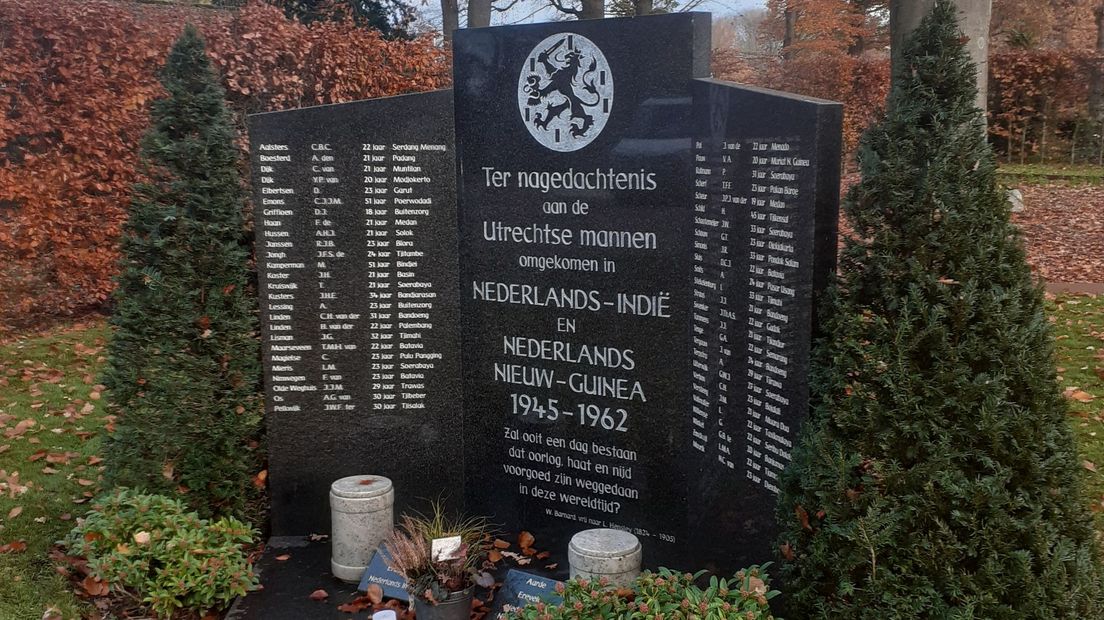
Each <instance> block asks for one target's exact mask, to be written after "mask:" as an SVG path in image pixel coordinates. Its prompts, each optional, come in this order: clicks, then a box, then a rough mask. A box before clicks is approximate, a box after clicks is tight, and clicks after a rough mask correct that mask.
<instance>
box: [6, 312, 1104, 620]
mask: <svg viewBox="0 0 1104 620" xmlns="http://www.w3.org/2000/svg"><path fill="white" fill-rule="evenodd" d="M1049 307H1050V310H1051V312H1052V316H1053V319H1052V320H1053V323H1054V327H1055V335H1056V337H1057V339H1058V342H1057V344H1058V366H1059V375H1060V377H1061V378H1060V382H1061V387H1062V388H1063V390H1064V391H1066V392H1067V394H1068V396H1069V402H1070V414H1071V416H1070V421H1071V425H1072V427H1073V429H1074V431H1075V434H1076V437H1077V439H1078V441H1079V445H1080V448H1081V453H1082V458H1083V459H1084V460H1085V461H1086V463H1085V466H1084V467H1083V468H1082V470H1081V471H1082V474H1083V475H1084V477H1085V480H1086V490H1085V491H1086V499H1085V502H1086V504H1090V505H1092V506H1094V509H1095V510H1096V518H1097V527H1098V530H1099V531H1100V532H1102V533H1104V297H1090V296H1071V295H1063V296H1059V297H1057V298H1056V299H1054V300H1052V301H1051V302H1050V303H1049ZM106 336H107V329H106V327H105V325H104V323H103V322H95V323H89V324H86V325H78V326H71V327H65V328H59V329H56V330H53V331H51V332H49V333H47V334H46V335H39V336H35V337H32V338H26V339H22V340H19V341H15V342H9V343H6V344H0V546H2V545H4V544H10V543H12V542H25V543H26V545H27V547H26V550H24V551H17V552H11V551H9V552H7V553H0V583H2V584H4V585H3V586H2V588H3V596H0V620H8V619H12V620H16V619H18V620H23V619H28V620H38V619H39V618H42V616H43V612H44V611H45V610H46V609H48V608H51V607H52V608H54V609H56V610H57V611H58V612H59V613H58V616H59V617H62V618H76V617H79V615H80V612H81V609H82V603H81V602H80V601H79V600H78V599H77V598H76V597H75V596H74V595H73V594H72V593H71V592H70V588H69V585H68V582H67V581H66V580H65V579H64V578H63V577H61V576H60V575H59V574H57V572H55V570H54V566H53V564H52V562H51V561H50V560H49V558H48V557H47V554H48V552H49V550H50V547H51V546H52V545H53V543H54V541H56V540H58V539H60V538H61V537H62V536H64V535H65V533H66V532H67V531H68V530H69V529H70V528H71V527H72V526H73V523H74V522H73V520H74V519H75V518H76V517H79V516H81V515H82V514H83V513H84V511H85V506H86V502H87V500H88V498H89V497H90V496H91V495H92V494H93V493H96V492H97V491H98V490H99V484H100V471H101V469H102V465H101V463H100V460H99V459H100V457H101V456H102V455H101V454H100V446H101V437H100V434H101V432H102V430H103V428H104V426H105V424H107V423H109V420H107V419H106V416H105V414H104V412H103V408H102V402H103V401H101V400H99V399H98V396H99V388H98V386H97V385H96V382H97V377H98V375H99V371H100V369H101V368H102V366H103V361H104V357H103V356H104V354H105V351H104V344H105V341H106V340H105V339H106ZM27 421H32V422H33V425H28V424H27ZM1093 469H1097V471H1092V470H1093ZM16 513H18V514H16ZM13 515H14V516H13ZM0 548H2V547H0Z"/></svg>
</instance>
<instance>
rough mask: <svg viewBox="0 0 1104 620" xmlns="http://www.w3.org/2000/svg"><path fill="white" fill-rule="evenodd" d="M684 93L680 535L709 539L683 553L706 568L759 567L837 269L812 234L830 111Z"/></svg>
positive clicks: (824, 218) (826, 164)
mask: <svg viewBox="0 0 1104 620" xmlns="http://www.w3.org/2000/svg"><path fill="white" fill-rule="evenodd" d="M694 88H695V102H696V111H695V115H696V118H697V120H698V122H699V123H700V124H699V133H698V134H697V136H696V138H695V144H694V159H695V170H694V184H695V196H694V198H695V200H694V211H695V213H694V234H695V238H694V256H693V260H694V269H695V272H696V274H697V275H696V277H695V287H694V293H693V294H694V300H695V305H694V310H693V316H692V322H691V338H692V339H693V342H694V358H693V360H692V366H693V373H694V402H693V404H692V405H691V412H692V418H691V419H692V425H693V430H692V432H693V442H692V446H693V451H694V453H695V454H696V456H695V460H696V462H697V463H698V467H699V470H700V475H699V476H698V477H697V480H696V484H695V485H694V491H693V493H692V497H693V499H692V501H691V503H692V504H693V505H696V506H697V507H698V510H697V511H695V512H692V514H691V522H692V523H695V524H697V526H698V527H697V528H695V529H698V530H699V531H702V532H703V534H704V533H705V532H708V534H704V535H703V536H702V537H701V538H699V539H698V540H697V541H696V544H695V546H696V547H698V548H699V549H700V550H701V553H702V557H703V560H704V561H707V562H708V561H713V562H716V563H723V564H725V565H742V564H749V563H761V562H763V561H766V560H769V559H770V558H771V557H773V554H774V548H773V546H774V543H775V536H776V529H775V502H776V498H777V495H778V493H779V491H780V485H781V477H782V472H783V470H784V469H785V468H786V466H787V465H788V464H789V462H790V457H791V451H792V449H793V447H794V444H795V443H796V442H797V438H798V432H799V429H800V425H801V423H802V422H803V420H804V419H805V416H806V414H807V409H808V401H809V384H808V373H809V352H810V345H811V341H812V337H813V330H814V325H813V316H814V315H813V305H814V301H815V297H816V295H817V294H819V292H820V289H821V288H822V287H823V285H824V283H825V282H826V281H827V277H828V275H829V274H830V273H831V271H832V270H833V268H834V265H835V246H834V244H831V245H828V244H826V243H823V242H822V240H823V239H825V238H828V237H832V238H833V239H834V234H830V235H825V234H822V233H821V232H819V231H818V230H817V226H818V225H821V226H823V225H826V223H827V222H834V221H835V218H836V214H837V211H838V191H839V186H838V180H839V175H838V171H839V165H840V162H839V151H838V145H839V135H840V122H839V119H840V113H839V111H840V107H839V106H838V104H833V103H829V102H823V101H819V100H811V99H806V98H801V97H796V96H791V95H785V94H783V93H775V92H770V91H762V90H757V89H751V88H744V87H737V86H735V85H731V84H725V83H721V82H715V81H710V80H699V81H697V83H696V84H695V87H694ZM833 179H834V181H833ZM832 232H833V233H834V226H833V227H832ZM718 540H720V541H729V542H726V543H724V544H717V541H718Z"/></svg>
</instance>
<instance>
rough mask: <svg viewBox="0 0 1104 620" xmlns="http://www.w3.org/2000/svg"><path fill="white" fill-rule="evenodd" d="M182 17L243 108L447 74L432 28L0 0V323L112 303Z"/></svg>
mask: <svg viewBox="0 0 1104 620" xmlns="http://www.w3.org/2000/svg"><path fill="white" fill-rule="evenodd" d="M189 21H190V22H193V23H195V24H196V25H197V26H198V28H199V29H200V31H201V32H202V33H203V35H204V37H205V38H206V39H207V41H208V44H209V54H210V57H211V59H212V61H213V62H214V64H215V66H216V67H217V68H218V70H219V71H220V74H221V75H222V78H223V86H224V88H226V90H227V96H228V98H229V100H230V103H231V105H232V106H233V109H234V111H235V113H236V114H237V116H238V118H239V121H240V118H241V115H242V114H245V113H252V112H260V111H267V110H276V109H283V108H291V107H298V106H307V105H318V104H327V103H337V102H342V101H349V100H354V99H362V98H367V97H379V96H386V95H394V94H399V93H403V92H411V91H422V90H431V89H435V88H441V87H444V86H447V85H448V81H449V62H448V55H447V52H445V51H442V50H441V49H440V48H438V47H436V46H435V45H434V44H433V42H432V41H431V40H429V39H427V38H420V39H415V40H412V41H405V40H395V41H389V40H386V39H384V38H383V37H382V36H381V35H380V34H379V33H378V32H376V31H373V30H369V29H365V28H360V27H357V25H356V24H354V23H353V22H351V21H349V20H345V21H333V20H329V21H317V22H313V23H310V24H304V23H302V22H300V21H297V20H295V19H291V18H288V17H286V16H285V15H284V14H283V12H282V11H281V10H280V9H279V8H277V7H275V6H271V5H267V4H263V3H259V2H254V3H250V4H248V5H246V6H245V7H243V8H242V9H240V10H235V11H225V10H214V9H197V8H190V7H182V6H168V7H160V6H146V5H140V4H134V3H122V2H110V1H106V0H91V1H81V0H56V1H53V2H35V1H33V0H0V58H3V62H0V111H2V113H0V325H7V326H9V327H11V326H19V325H20V324H26V323H28V322H33V321H36V320H41V318H42V317H43V316H51V315H52V316H65V315H75V314H80V313H82V312H85V311H87V310H89V309H93V308H99V307H102V306H103V305H104V304H105V303H107V301H108V299H109V295H110V292H111V288H112V283H111V276H112V275H114V273H115V272H116V266H117V264H118V245H117V243H118V239H119V233H120V229H121V225H122V223H123V220H124V218H125V215H124V214H125V211H126V206H127V201H128V195H129V192H130V188H131V186H132V185H133V184H134V183H135V182H137V181H138V180H139V173H138V167H137V154H138V143H139V140H140V139H141V136H142V134H143V132H144V131H145V129H146V128H147V126H148V123H149V104H150V102H151V101H152V100H154V99H156V98H157V97H160V96H162V90H161V86H160V84H159V83H158V81H157V76H156V72H157V70H158V69H159V67H160V66H161V64H162V63H163V62H164V58H165V55H166V54H167V52H168V50H169V47H170V46H171V44H172V41H173V40H174V39H175V38H176V37H177V36H178V35H179V34H180V32H181V30H182V29H183V26H184V23H185V22H189ZM239 129H240V123H239ZM241 146H242V148H245V137H244V135H242V137H241Z"/></svg>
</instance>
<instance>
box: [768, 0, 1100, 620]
mask: <svg viewBox="0 0 1104 620" xmlns="http://www.w3.org/2000/svg"><path fill="white" fill-rule="evenodd" d="M964 46H965V41H964V40H963V38H962V35H961V34H960V32H959V31H958V28H957V26H956V21H955V10H954V8H953V5H952V3H951V2H949V1H947V0H941V1H940V2H939V3H938V4H937V6H936V8H935V9H934V11H933V13H932V14H930V15H929V16H928V17H927V18H926V19H925V20H924V22H923V23H922V24H921V26H920V27H919V28H918V29H917V30H916V32H915V33H914V35H913V37H912V39H911V41H910V42H909V43H908V45H907V46H906V49H905V50H904V52H903V58H902V59H901V62H900V64H899V65H898V66H896V67H895V71H896V74H895V80H894V88H893V91H892V93H891V95H890V99H889V103H888V114H887V117H886V118H885V119H884V121H882V122H881V124H879V125H877V126H875V127H873V128H872V129H871V130H870V131H869V132H868V134H867V135H866V136H865V138H864V142H863V145H862V149H861V153H860V163H861V167H862V181H861V183H860V184H858V185H857V186H856V187H855V188H854V189H853V190H852V191H851V193H850V194H849V196H848V198H847V200H846V201H845V210H846V213H847V216H848V218H849V220H850V221H851V222H852V223H853V224H854V227H855V233H856V238H854V239H849V240H848V241H847V243H846V246H845V249H844V251H843V253H842V255H841V260H840V274H839V277H838V279H837V281H836V283H835V285H834V286H833V287H832V290H831V291H830V292H829V295H828V299H827V300H826V303H825V304H823V305H824V306H826V308H824V313H823V318H822V326H823V328H824V333H825V334H826V337H825V338H824V339H823V340H821V341H819V342H818V343H817V347H816V350H815V353H814V370H813V375H812V378H811V384H812V389H813V394H814V397H813V398H814V403H813V407H814V409H813V414H812V416H811V418H810V422H809V424H808V425H807V427H806V431H805V433H804V436H803V438H802V441H801V443H800V445H799V446H798V447H797V448H796V449H795V453H794V462H793V464H792V466H791V468H790V469H789V470H788V472H787V475H786V477H785V483H784V491H783V494H782V498H781V501H780V504H779V517H780V519H781V521H782V524H783V535H782V540H781V550H782V555H783V558H784V559H783V576H784V579H785V581H786V583H787V584H788V587H787V590H789V592H790V596H789V605H790V607H791V609H790V611H789V615H792V616H793V617H795V618H802V619H813V618H823V619H832V620H840V619H849V618H863V619H869V620H891V619H904V618H910V619H912V618H915V619H943V618H954V619H969V618H976V619H979V620H980V619H983V618H984V619H998V618H999V619H1003V618H1025V619H1026V618H1031V619H1038V620H1054V619H1059V618H1061V619H1069V620H1074V619H1078V620H1081V619H1089V618H1104V603H1102V594H1101V569H1100V562H1099V556H1098V551H1097V549H1096V546H1095V544H1094V534H1093V530H1092V528H1091V524H1090V520H1089V515H1088V512H1087V509H1086V508H1087V506H1086V505H1085V503H1084V499H1083V498H1082V495H1081V492H1080V484H1079V481H1078V475H1079V470H1078V465H1077V456H1076V451H1075V449H1074V444H1073V440H1072V436H1071V432H1070V429H1069V427H1068V424H1069V422H1068V420H1067V418H1066V408H1065V404H1064V401H1063V400H1062V397H1061V394H1060V393H1059V391H1058V386H1057V383H1056V381H1055V376H1056V372H1055V364H1054V358H1053V337H1052V334H1051V331H1050V329H1049V324H1048V322H1047V318H1046V315H1045V312H1044V306H1043V295H1042V291H1041V289H1040V287H1039V286H1038V285H1037V284H1036V283H1035V282H1034V281H1033V278H1032V275H1031V272H1030V270H1029V268H1028V266H1027V264H1026V262H1025V256H1024V250H1023V246H1022V242H1021V239H1020V238H1019V236H1018V233H1017V230H1016V229H1015V227H1014V226H1013V225H1012V224H1011V223H1010V221H1009V212H1008V207H1007V205H1006V202H1005V199H1004V197H1003V196H1002V194H1001V192H1000V191H999V190H998V188H997V185H996V182H995V171H996V170H995V169H996V164H995V161H994V157H993V155H992V152H991V151H990V149H989V147H988V145H987V144H986V142H985V127H984V120H983V118H982V116H981V113H980V111H979V110H977V109H976V108H975V106H974V93H975V91H976V85H975V82H974V66H973V65H972V64H971V62H970V60H969V58H968V56H967V54H966V52H965V49H964Z"/></svg>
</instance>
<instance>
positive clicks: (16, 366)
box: [0, 322, 107, 620]
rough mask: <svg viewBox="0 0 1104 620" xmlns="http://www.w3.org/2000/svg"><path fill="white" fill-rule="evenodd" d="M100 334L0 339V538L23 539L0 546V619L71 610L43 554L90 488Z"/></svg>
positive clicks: (95, 471) (72, 331) (95, 453)
mask: <svg viewBox="0 0 1104 620" xmlns="http://www.w3.org/2000/svg"><path fill="white" fill-rule="evenodd" d="M106 336H107V329H106V327H105V325H104V323H103V322H96V323H92V324H89V325H80V326H73V327H66V328H60V329H55V330H53V331H51V332H49V333H48V334H46V335H44V336H38V337H34V338H28V339H24V340H18V341H14V342H8V343H6V344H0V546H2V545H5V544H9V545H10V544H11V543H17V547H18V546H19V545H18V543H20V542H25V543H26V550H25V551H18V550H15V551H8V552H7V553H3V554H0V583H2V584H3V586H0V588H2V591H3V595H2V596H0V618H2V619H4V620H24V619H26V620H38V619H39V618H42V617H43V612H44V611H45V610H47V609H49V608H51V607H52V608H54V609H56V610H57V612H58V613H57V614H56V616H55V617H57V616H60V617H62V618H78V617H80V608H81V605H80V603H79V602H78V600H77V598H76V597H75V596H73V594H72V593H71V592H70V588H69V584H68V582H67V581H66V579H65V578H63V577H62V576H61V575H59V574H58V573H57V572H56V571H55V569H54V565H53V563H52V562H51V561H50V559H49V558H48V557H47V553H48V552H49V550H50V547H51V545H53V543H54V541H56V540H58V539H60V538H61V537H63V536H64V535H65V534H66V533H67V532H68V531H69V530H70V529H71V528H72V527H73V524H74V519H75V518H77V517H79V516H82V515H83V514H84V513H85V511H86V508H85V506H86V505H87V501H88V499H89V497H90V496H91V495H92V494H94V493H97V492H98V491H99V485H100V471H101V469H102V465H101V464H100V456H101V455H100V454H99V449H100V441H101V439H100V435H101V431H102V429H103V427H104V425H105V423H106V421H105V415H104V413H103V407H102V404H101V403H102V402H103V401H101V400H99V396H100V394H99V390H98V386H97V385H96V384H97V382H98V375H99V372H100V368H101V367H102V366H103V361H104V357H103V356H104V355H105V351H104V344H105V342H106ZM29 423H33V425H32V424H29ZM9 549H10V547H9Z"/></svg>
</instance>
